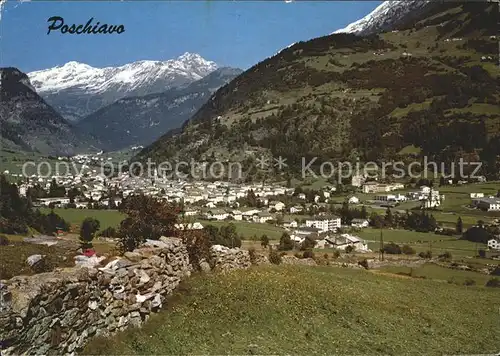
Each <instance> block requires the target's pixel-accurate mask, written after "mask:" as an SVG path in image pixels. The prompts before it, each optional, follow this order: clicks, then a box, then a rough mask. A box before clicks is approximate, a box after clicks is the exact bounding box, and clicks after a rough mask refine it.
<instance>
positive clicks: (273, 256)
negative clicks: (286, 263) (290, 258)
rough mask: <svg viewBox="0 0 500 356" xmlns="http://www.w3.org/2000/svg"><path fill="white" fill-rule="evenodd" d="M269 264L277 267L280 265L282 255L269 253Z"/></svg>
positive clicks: (274, 251) (275, 252)
mask: <svg viewBox="0 0 500 356" xmlns="http://www.w3.org/2000/svg"><path fill="white" fill-rule="evenodd" d="M269 262H271V263H272V264H275V265H279V264H280V263H281V255H280V254H279V253H278V251H276V250H271V251H269Z"/></svg>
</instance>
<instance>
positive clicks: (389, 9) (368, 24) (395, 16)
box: [333, 0, 429, 35]
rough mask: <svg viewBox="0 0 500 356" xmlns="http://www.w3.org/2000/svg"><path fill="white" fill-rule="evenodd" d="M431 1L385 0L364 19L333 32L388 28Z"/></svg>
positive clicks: (377, 30) (375, 30)
mask: <svg viewBox="0 0 500 356" xmlns="http://www.w3.org/2000/svg"><path fill="white" fill-rule="evenodd" d="M428 3H429V1H422V0H406V1H393V0H389V1H384V2H383V3H382V4H380V5H379V6H377V7H376V8H375V10H373V11H372V12H370V13H369V14H368V15H366V16H365V17H363V18H362V19H360V20H358V21H355V22H353V23H351V24H350V25H348V26H347V27H345V28H342V29H340V30H337V31H335V32H333V33H354V34H359V35H366V34H370V33H374V32H380V31H385V30H388V29H389V28H390V27H391V26H392V25H394V24H395V23H397V22H399V21H400V20H401V19H402V18H403V17H405V16H406V15H408V14H410V13H411V12H414V11H416V10H418V9H421V8H423V7H425V6H426V5H427V4H428Z"/></svg>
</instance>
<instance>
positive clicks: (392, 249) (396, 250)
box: [383, 242, 401, 255]
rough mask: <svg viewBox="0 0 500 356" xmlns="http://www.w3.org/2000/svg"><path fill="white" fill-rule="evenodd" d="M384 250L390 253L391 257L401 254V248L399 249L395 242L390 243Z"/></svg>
mask: <svg viewBox="0 0 500 356" xmlns="http://www.w3.org/2000/svg"><path fill="white" fill-rule="evenodd" d="M383 250H384V252H385V253H388V254H391V255H400V254H401V247H399V245H397V244H395V243H394V242H390V243H388V244H387V245H384V248H383Z"/></svg>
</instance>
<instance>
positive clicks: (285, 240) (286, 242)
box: [278, 232, 294, 251]
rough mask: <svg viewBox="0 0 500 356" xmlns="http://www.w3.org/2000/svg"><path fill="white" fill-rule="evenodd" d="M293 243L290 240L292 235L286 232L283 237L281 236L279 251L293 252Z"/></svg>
mask: <svg viewBox="0 0 500 356" xmlns="http://www.w3.org/2000/svg"><path fill="white" fill-rule="evenodd" d="M293 245H294V244H293V241H292V239H291V238H290V235H289V234H288V233H286V232H284V233H283V234H282V235H281V238H280V244H279V247H278V248H279V249H280V250H281V251H289V250H292V249H293Z"/></svg>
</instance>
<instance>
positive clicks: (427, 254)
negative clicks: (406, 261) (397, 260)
mask: <svg viewBox="0 0 500 356" xmlns="http://www.w3.org/2000/svg"><path fill="white" fill-rule="evenodd" d="M418 257H421V258H426V259H431V258H432V252H431V251H427V252H420V253H419V254H418Z"/></svg>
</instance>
